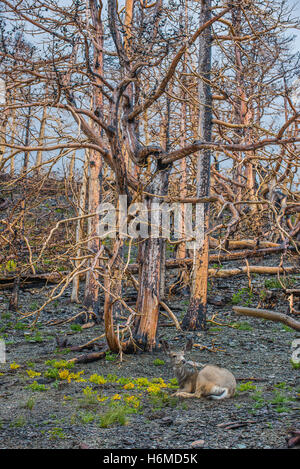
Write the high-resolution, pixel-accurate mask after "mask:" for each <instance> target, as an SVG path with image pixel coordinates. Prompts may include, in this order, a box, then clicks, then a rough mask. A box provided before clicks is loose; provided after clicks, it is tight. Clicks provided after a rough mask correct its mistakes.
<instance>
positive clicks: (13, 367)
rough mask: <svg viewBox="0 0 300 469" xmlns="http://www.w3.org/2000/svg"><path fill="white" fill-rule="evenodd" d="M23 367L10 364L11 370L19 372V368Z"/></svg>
mask: <svg viewBox="0 0 300 469" xmlns="http://www.w3.org/2000/svg"><path fill="white" fill-rule="evenodd" d="M20 366H21V365H18V364H17V363H15V362H13V363H11V364H10V369H11V370H17V369H18V368H20Z"/></svg>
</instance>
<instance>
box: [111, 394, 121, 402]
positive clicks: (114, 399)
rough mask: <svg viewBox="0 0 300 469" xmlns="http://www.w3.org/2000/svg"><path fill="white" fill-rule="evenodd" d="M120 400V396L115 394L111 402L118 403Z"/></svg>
mask: <svg viewBox="0 0 300 469" xmlns="http://www.w3.org/2000/svg"><path fill="white" fill-rule="evenodd" d="M120 399H122V397H121V396H120V394H115V395H114V396H113V397H112V400H113V401H119V400H120Z"/></svg>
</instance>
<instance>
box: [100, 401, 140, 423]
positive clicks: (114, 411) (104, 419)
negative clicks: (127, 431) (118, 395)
mask: <svg viewBox="0 0 300 469" xmlns="http://www.w3.org/2000/svg"><path fill="white" fill-rule="evenodd" d="M133 413H136V410H135V409H133V408H132V407H129V406H128V405H126V404H123V403H122V404H121V403H117V404H113V405H112V406H111V408H110V409H108V410H107V411H106V412H105V413H104V414H103V415H101V416H100V420H99V426H100V427H101V428H107V427H110V426H111V425H114V424H119V425H127V424H128V415H129V414H133Z"/></svg>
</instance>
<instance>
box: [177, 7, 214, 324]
mask: <svg viewBox="0 0 300 469" xmlns="http://www.w3.org/2000/svg"><path fill="white" fill-rule="evenodd" d="M210 19H211V0H207V1H203V2H202V4H201V11H200V21H201V24H204V23H205V22H207V21H209V20H210ZM211 41H212V38H211V28H206V29H205V31H204V32H203V33H202V35H201V36H200V40H199V66H198V69H199V75H200V76H201V78H200V81H199V102H200V109H199V127H198V132H199V139H201V140H205V141H207V142H210V141H211V130H212V95H211V87H210V71H211ZM210 158H211V152H210V150H209V149H207V150H204V151H203V152H201V153H200V154H199V155H198V160H197V181H196V183H197V197H203V196H209V193H210ZM200 214H201V217H200V218H201V219H200V227H199V228H200V230H201V236H200V239H199V242H200V244H201V246H200V247H199V248H198V247H197V248H196V251H195V252H194V257H193V258H194V262H193V277H192V289H191V297H190V304H189V308H188V311H187V313H186V315H185V317H184V318H183V321H182V328H183V329H189V330H195V329H202V330H204V329H205V328H206V309H207V282H208V250H209V240H208V236H207V235H206V232H207V231H208V228H209V204H208V203H205V204H202V205H201V206H200ZM197 229H198V227H197ZM201 238H202V239H201Z"/></svg>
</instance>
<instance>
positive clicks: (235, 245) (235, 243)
mask: <svg viewBox="0 0 300 469" xmlns="http://www.w3.org/2000/svg"><path fill="white" fill-rule="evenodd" d="M221 242H222V240H221V241H219V240H218V239H216V238H212V237H209V247H210V248H213V249H217V248H218V247H220V245H221V247H223V248H224V247H225V249H228V251H230V250H231V249H232V250H234V249H245V248H258V247H260V248H279V247H280V244H278V243H272V242H271V241H256V240H254V239H241V240H234V239H230V240H227V241H226V242H225V243H224V244H221Z"/></svg>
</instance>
